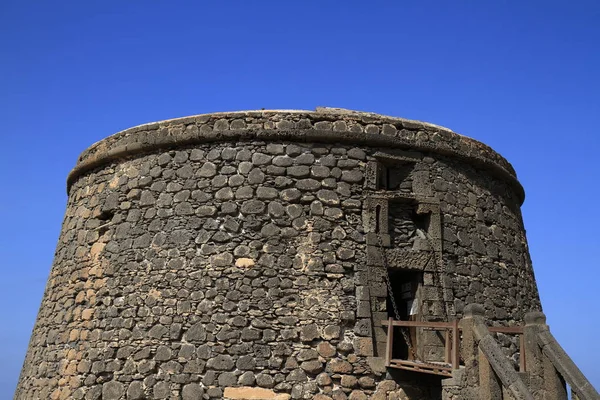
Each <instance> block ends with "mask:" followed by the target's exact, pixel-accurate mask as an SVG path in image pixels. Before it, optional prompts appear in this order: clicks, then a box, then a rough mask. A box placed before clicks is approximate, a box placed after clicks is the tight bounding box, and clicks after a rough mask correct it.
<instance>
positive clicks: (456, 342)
mask: <svg viewBox="0 0 600 400" xmlns="http://www.w3.org/2000/svg"><path fill="white" fill-rule="evenodd" d="M459 364H460V338H459V337H458V319H455V320H454V321H453V322H452V369H458V368H459Z"/></svg>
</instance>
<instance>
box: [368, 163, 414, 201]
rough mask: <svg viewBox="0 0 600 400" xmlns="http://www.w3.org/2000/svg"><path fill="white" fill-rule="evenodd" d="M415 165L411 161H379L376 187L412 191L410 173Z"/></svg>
mask: <svg viewBox="0 0 600 400" xmlns="http://www.w3.org/2000/svg"><path fill="white" fill-rule="evenodd" d="M414 167H415V163H414V162H411V161H399V160H396V161H388V160H386V161H380V163H379V168H378V178H377V182H378V185H377V189H380V190H396V191H401V192H406V193H411V192H412V179H411V178H410V175H411V173H412V171H413V169H414Z"/></svg>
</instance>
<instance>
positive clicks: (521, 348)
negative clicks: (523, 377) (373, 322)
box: [519, 333, 527, 372]
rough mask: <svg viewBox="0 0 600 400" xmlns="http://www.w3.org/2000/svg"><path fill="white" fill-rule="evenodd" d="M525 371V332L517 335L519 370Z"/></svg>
mask: <svg viewBox="0 0 600 400" xmlns="http://www.w3.org/2000/svg"><path fill="white" fill-rule="evenodd" d="M526 371H527V358H526V357H525V333H521V334H520V335H519V372H526Z"/></svg>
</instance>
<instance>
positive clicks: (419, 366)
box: [382, 318, 526, 376]
mask: <svg viewBox="0 0 600 400" xmlns="http://www.w3.org/2000/svg"><path fill="white" fill-rule="evenodd" d="M458 323H459V321H458V320H454V321H452V322H425V321H397V320H394V319H393V318H389V319H388V320H387V321H382V325H383V326H387V343H386V354H385V364H386V366H387V367H398V368H402V369H412V370H417V371H420V372H428V373H434V374H438V375H446V376H450V375H451V372H452V370H455V369H459V368H460V332H461V328H460V327H459V325H458ZM394 327H404V328H413V327H414V328H429V329H432V330H440V331H445V341H444V362H445V363H446V364H447V365H448V366H446V367H444V366H439V365H437V364H432V363H427V362H414V361H409V360H396V359H393V355H392V353H393V348H394ZM488 330H489V331H490V332H492V333H503V334H514V335H519V371H520V372H525V371H526V359H525V335H524V334H523V327H522V326H510V327H489V328H488ZM427 364H429V367H427ZM433 365H437V366H436V368H435V370H436V371H437V372H433V371H432V368H433ZM427 369H428V370H427Z"/></svg>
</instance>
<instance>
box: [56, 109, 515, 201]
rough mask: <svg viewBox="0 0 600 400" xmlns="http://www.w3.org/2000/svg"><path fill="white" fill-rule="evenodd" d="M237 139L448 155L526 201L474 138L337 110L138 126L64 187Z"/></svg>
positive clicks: (507, 171)
mask: <svg viewBox="0 0 600 400" xmlns="http://www.w3.org/2000/svg"><path fill="white" fill-rule="evenodd" d="M240 140H265V141H281V140H287V141H298V142H330V143H331V142H334V143H355V144H357V145H362V146H369V147H392V148H405V149H414V150H420V151H428V152H433V153H439V154H445V155H450V156H454V157H459V158H461V159H463V160H466V161H467V162H470V163H472V164H475V165H477V166H483V167H486V168H487V169H489V170H490V171H491V172H492V173H493V174H494V175H495V176H498V177H499V178H501V179H503V180H505V181H507V182H509V183H510V184H511V186H512V187H513V188H514V190H515V192H516V194H517V196H518V198H519V200H520V202H523V200H524V197H525V193H524V191H523V188H522V186H521V184H520V183H519V182H518V180H517V177H516V173H515V170H514V169H513V167H512V165H511V164H510V163H509V162H508V161H507V160H506V159H505V158H504V157H502V156H501V155H500V154H498V153H497V152H495V151H494V150H493V149H492V148H490V147H489V146H487V145H485V144H483V143H481V142H479V141H477V140H475V139H472V138H469V137H466V136H463V135H460V134H457V133H455V132H453V131H451V130H450V129H448V128H444V127H441V126H438V125H433V124H429V123H425V122H420V121H413V120H407V119H403V118H395V117H389V116H384V115H379V114H374V113H367V112H358V111H350V110H345V109H339V108H317V109H316V110H315V111H304V110H260V111H238V112H220V113H211V114H202V115H196V116H191V117H183V118H176V119H170V120H165V121H160V122H154V123H149V124H144V125H139V126H136V127H133V128H129V129H126V130H124V131H121V132H118V133H116V134H114V135H112V136H109V137H107V138H106V139H103V140H101V141H99V142H97V143H94V144H93V145H92V146H90V147H89V148H88V149H86V150H85V151H84V152H83V153H82V154H81V155H80V156H79V159H78V161H77V164H76V166H75V168H73V170H72V171H71V173H70V174H69V177H68V179H67V189H69V188H70V187H71V185H72V184H73V183H74V182H75V181H76V180H77V179H78V178H79V177H80V176H82V175H84V174H85V173H87V172H88V171H90V170H92V169H95V168H97V167H100V166H102V165H104V164H107V163H109V162H113V161H115V160H119V159H123V158H127V157H131V156H133V155H136V154H141V153H149V152H153V151H156V150H158V149H165V148H176V147H180V146H189V145H193V144H198V143H207V142H222V141H240Z"/></svg>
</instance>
